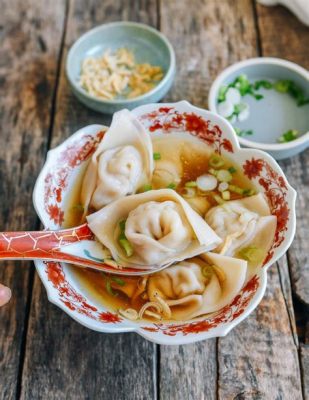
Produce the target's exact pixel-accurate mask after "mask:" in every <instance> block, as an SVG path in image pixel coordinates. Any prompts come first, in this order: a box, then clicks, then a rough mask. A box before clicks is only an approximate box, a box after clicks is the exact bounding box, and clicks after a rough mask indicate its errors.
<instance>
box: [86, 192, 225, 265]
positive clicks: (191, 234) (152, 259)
mask: <svg viewBox="0 0 309 400" xmlns="http://www.w3.org/2000/svg"><path fill="white" fill-rule="evenodd" d="M87 220H88V225H89V227H90V229H91V230H92V231H93V232H94V234H95V235H96V237H97V238H98V240H99V241H100V242H101V243H103V245H104V246H106V247H107V248H108V249H109V250H110V252H111V253H112V256H113V258H114V259H115V260H116V261H118V262H119V263H120V264H121V265H123V266H134V267H135V268H138V267H145V266H149V267H150V268H151V267H152V266H163V265H170V264H172V263H173V262H176V261H180V260H183V259H185V258H188V257H193V256H195V255H197V254H200V253H203V252H205V251H209V250H211V249H214V248H215V247H217V246H218V244H219V243H220V242H221V240H220V238H219V237H218V236H217V235H216V234H215V232H214V231H213V230H212V229H211V228H210V227H209V226H208V224H207V223H206V222H205V221H204V220H203V218H202V217H200V216H199V215H198V214H197V213H196V212H195V211H194V210H193V209H192V208H191V207H190V206H189V205H188V204H187V203H186V201H185V200H184V199H183V198H182V197H181V196H179V195H178V194H177V193H176V192H175V191H174V190H171V189H161V190H151V191H148V192H145V193H141V194H137V195H133V196H128V197H124V198H122V199H119V200H116V201H115V202H113V203H111V204H109V205H108V206H106V207H104V208H103V209H101V210H100V211H98V212H96V213H94V214H92V215H90V216H88V217H87ZM122 220H126V223H125V236H126V239H127V240H128V241H129V243H130V244H131V246H132V248H133V254H132V255H131V256H130V257H128V256H127V255H126V253H125V252H124V249H123V248H122V247H121V246H120V243H119V242H118V238H119V235H120V227H119V222H120V221H122Z"/></svg>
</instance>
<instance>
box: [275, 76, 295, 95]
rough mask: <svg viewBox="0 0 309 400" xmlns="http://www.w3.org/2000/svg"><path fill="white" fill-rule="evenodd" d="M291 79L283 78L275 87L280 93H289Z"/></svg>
mask: <svg viewBox="0 0 309 400" xmlns="http://www.w3.org/2000/svg"><path fill="white" fill-rule="evenodd" d="M290 84H291V81H290V80H288V79H281V80H279V81H277V82H275V84H274V88H275V89H276V90H277V92H280V93H287V92H288V91H289V88H290Z"/></svg>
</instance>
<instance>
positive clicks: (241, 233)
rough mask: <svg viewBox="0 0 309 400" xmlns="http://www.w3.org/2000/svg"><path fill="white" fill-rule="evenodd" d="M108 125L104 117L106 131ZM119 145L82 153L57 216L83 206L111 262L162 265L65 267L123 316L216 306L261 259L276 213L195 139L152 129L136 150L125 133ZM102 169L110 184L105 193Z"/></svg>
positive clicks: (74, 213) (178, 314)
mask: <svg viewBox="0 0 309 400" xmlns="http://www.w3.org/2000/svg"><path fill="white" fill-rule="evenodd" d="M120 113H122V112H120ZM120 113H118V114H120ZM115 115H116V114H115ZM125 117H126V116H125ZM114 119H115V117H114ZM133 122H134V121H133ZM113 125H115V121H114V120H113V123H112V126H111V128H110V130H112V128H113ZM117 128H118V129H119V126H118V127H117ZM135 128H136V127H134V126H133V127H132V129H135ZM114 135H115V133H114ZM147 135H148V137H150V135H149V134H148V133H147ZM127 137H128V136H127ZM130 137H131V136H130ZM104 138H105V137H104ZM132 138H133V136H132ZM103 140H104V139H103ZM141 142H142V140H140V137H139V138H138V141H137V143H138V146H140V144H141ZM120 143H121V140H120V139H119V140H118V143H116V146H106V144H105V146H106V149H104V151H103V152H101V153H100V151H98V150H97V155H99V156H97V155H96V154H95V157H97V158H95V157H94V158H93V159H92V161H90V163H91V162H93V160H94V163H95V166H94V167H93V166H91V165H90V166H88V167H87V168H88V169H87V171H86V173H85V177H86V178H87V182H86V183H85V179H86V178H85V177H81V179H80V181H79V182H78V185H76V187H75V189H74V193H72V196H71V199H70V202H69V206H68V208H67V211H66V214H65V223H66V225H67V226H69V225H70V226H76V225H78V224H80V223H81V222H83V220H84V218H85V215H86V214H87V215H88V214H90V216H89V217H88V223H89V226H90V229H92V230H93V232H94V233H95V235H96V236H97V238H98V240H99V241H101V242H102V243H103V244H104V245H105V246H106V247H107V248H108V249H109V250H110V251H111V254H112V256H113V258H114V259H116V260H117V262H119V260H121V261H120V262H122V261H123V260H126V261H127V265H130V263H131V262H133V263H136V265H138V263H143V264H144V265H147V263H149V265H151V263H153V262H154V261H155V263H158V265H165V264H164V263H165V262H166V266H167V267H166V268H165V269H163V270H162V271H159V272H155V273H152V274H149V275H145V276H140V277H138V276H136V277H128V276H125V275H121V276H120V275H117V276H116V275H111V274H106V273H103V272H97V271H92V270H87V269H79V268H74V267H72V268H74V274H76V276H77V277H78V280H79V282H80V284H81V286H83V288H84V289H85V290H86V291H87V292H88V293H89V295H90V296H91V297H93V298H94V299H95V300H96V301H97V302H102V303H103V304H104V305H106V306H108V308H110V309H112V310H114V311H116V312H119V313H120V314H121V315H122V316H123V317H125V318H128V319H130V320H141V319H148V320H152V321H160V320H188V319H193V318H197V317H200V316H202V315H205V314H209V313H213V312H216V311H218V310H220V309H221V308H222V307H224V306H225V305H227V304H229V303H230V302H231V301H232V300H233V298H234V297H235V296H236V294H237V293H238V292H239V291H240V290H241V288H242V286H243V285H244V283H245V282H246V281H247V280H248V279H249V278H250V277H251V276H252V275H253V274H254V273H255V272H256V270H257V268H259V267H260V266H261V264H262V262H263V260H264V258H265V256H266V254H267V252H268V250H269V248H270V246H271V243H272V240H273V237H274V233H275V228H276V218H275V217H273V216H272V215H271V213H270V210H269V206H268V204H267V201H266V200H265V199H264V197H263V196H262V195H261V194H258V193H257V192H256V188H255V187H254V186H253V185H252V183H251V182H250V181H249V180H248V179H247V178H246V177H245V176H244V175H243V174H242V172H241V171H240V170H239V168H238V167H237V166H236V165H234V164H233V163H232V162H231V161H230V160H229V159H228V158H225V157H222V156H220V155H218V154H217V153H214V152H213V150H212V149H211V148H210V147H209V146H208V145H207V144H205V143H204V142H202V141H201V140H199V139H197V138H195V137H187V136H186V137H184V136H183V135H181V134H178V133H175V134H169V135H166V137H162V136H155V135H153V136H151V143H150V144H149V142H147V143H145V146H144V147H145V149H146V150H145V149H144V148H143V147H142V146H141V147H138V146H137V147H135V148H138V149H139V152H135V151H133V150H134V146H135V145H134V140H133V139H132V141H131V142H130V143H129V144H128V145H127V144H126V143H125V146H124V147H121V146H120ZM123 150H125V151H123ZM144 150H145V151H144ZM149 154H151V156H152V157H151V160H150V159H149ZM113 157H116V160H117V162H115V161H111V160H113ZM121 158H122V159H123V160H121ZM108 163H110V164H108ZM139 165H141V166H143V167H142V168H143V171H142V172H141V171H138V168H139ZM145 165H146V167H145ZM123 166H124V167H123ZM95 168H97V171H99V169H100V168H101V172H102V171H107V172H106V174H105V176H104V173H101V175H100V171H99V172H95V173H96V183H95V184H93V185H92V187H91V190H90V195H89V190H88V189H89V187H88V186H89V185H88V183H89V180H91V179H92V178H91V177H92V176H93V174H94V172H93V171H95ZM91 169H92V171H91ZM115 170H116V172H115ZM89 171H90V172H89ZM112 173H115V176H116V180H115V182H116V181H117V179H119V181H120V184H119V185H118V186H117V184H115V187H112V189H110V190H108V191H107V189H106V188H107V186H108V185H109V184H110V182H111V180H110V176H109V175H111V174H112ZM91 174H92V175H91ZM121 174H123V175H121ZM124 177H125V178H124ZM128 177H129V178H128ZM127 178H128V179H131V181H130V182H129V184H128V182H127V181H126V179H127ZM90 186H91V182H90ZM114 189H115V190H114ZM81 193H83V194H82V195H81ZM85 193H86V194H85ZM94 194H95V195H94ZM85 204H86V206H85ZM126 209H128V211H125V210H126ZM85 210H86V211H85ZM95 211H96V213H95V214H92V213H93V212H95ZM108 213H110V218H106V215H108V216H109V214H108ZM121 213H126V214H125V215H124V216H123V215H120V214H121ZM118 214H119V215H118ZM93 215H94V217H92V216H93ZM101 216H102V221H106V220H108V221H109V222H108V223H109V224H112V221H113V220H115V225H110V227H109V228H110V232H111V233H108V232H109V230H108V229H107V227H104V226H101V225H100V218H101ZM103 217H104V218H103ZM147 218H148V219H147ZM144 220H145V221H144ZM105 223H106V222H105ZM102 232H103V233H102ZM266 232H267V234H266V235H265V233H266ZM108 235H110V237H106V236H108ZM147 235H148V236H147ZM205 236H207V240H204V239H203V238H204V237H205ZM201 237H202V238H201ZM154 242H155V247H151V246H152V243H154ZM175 243H176V244H175ZM177 246H178V247H177ZM205 249H206V250H205ZM118 256H119V258H118ZM123 265H126V264H125V263H123Z"/></svg>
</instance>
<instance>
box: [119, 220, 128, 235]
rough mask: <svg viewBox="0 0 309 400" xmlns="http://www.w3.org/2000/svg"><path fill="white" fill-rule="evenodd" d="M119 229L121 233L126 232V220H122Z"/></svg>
mask: <svg viewBox="0 0 309 400" xmlns="http://www.w3.org/2000/svg"><path fill="white" fill-rule="evenodd" d="M119 228H120V230H121V232H124V231H125V229H126V220H125V219H122V220H121V221H120V222H119Z"/></svg>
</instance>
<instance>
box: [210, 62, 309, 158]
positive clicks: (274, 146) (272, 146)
mask: <svg viewBox="0 0 309 400" xmlns="http://www.w3.org/2000/svg"><path fill="white" fill-rule="evenodd" d="M241 74H244V75H246V76H247V77H248V79H249V81H250V82H252V83H253V82H255V81H257V80H261V79H265V80H269V81H272V82H274V81H277V80H281V79H289V80H292V81H293V82H295V83H296V84H297V85H298V86H299V87H301V88H302V89H303V90H304V93H305V97H306V98H308V97H309V78H308V77H309V73H308V71H306V70H305V69H303V68H301V67H300V66H298V65H296V64H294V63H291V62H289V61H286V60H281V59H277V58H263V57H261V58H255V59H249V60H245V61H241V62H239V63H236V64H234V65H233V66H231V67H228V68H227V69H226V70H224V71H223V72H222V73H221V74H220V75H219V76H218V77H217V78H216V80H215V81H214V83H213V85H212V87H211V90H210V93H209V108H210V110H211V111H214V112H217V105H218V102H217V97H218V91H219V88H220V87H221V86H222V85H226V84H229V83H231V82H233V80H234V79H235V78H236V77H238V76H239V75H241ZM258 93H261V94H262V95H264V99H262V100H255V99H254V98H253V97H251V96H248V95H246V96H244V97H243V98H242V101H243V102H245V103H248V104H249V106H250V115H249V118H248V119H246V120H245V121H242V122H239V121H238V122H235V123H234V124H233V125H234V126H235V127H237V128H240V129H244V130H253V135H250V136H243V137H239V138H238V139H239V142H240V144H241V145H242V146H245V147H252V148H257V149H261V150H265V151H267V152H268V153H270V154H271V155H272V156H273V157H275V158H276V159H277V160H280V159H283V158H287V157H292V156H293V155H295V154H297V153H299V152H300V151H303V150H305V149H306V148H307V147H308V146H309V105H308V104H307V105H303V106H301V107H298V106H297V104H296V101H295V99H294V98H292V97H291V96H290V95H289V94H287V93H278V92H277V91H275V90H274V89H270V90H267V89H260V90H259V91H258ZM290 129H297V130H298V131H299V132H300V137H299V139H297V140H294V141H292V142H289V143H283V144H280V143H278V138H279V137H280V135H282V134H283V133H284V132H286V131H288V130H290Z"/></svg>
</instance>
